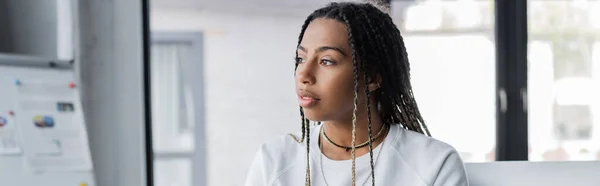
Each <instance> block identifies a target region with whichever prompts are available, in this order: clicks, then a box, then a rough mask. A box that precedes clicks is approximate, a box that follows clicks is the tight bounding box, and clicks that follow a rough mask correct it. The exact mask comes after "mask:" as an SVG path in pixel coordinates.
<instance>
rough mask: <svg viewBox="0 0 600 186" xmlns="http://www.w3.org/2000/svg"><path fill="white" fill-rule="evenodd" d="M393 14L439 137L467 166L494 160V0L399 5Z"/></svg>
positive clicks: (418, 92)
mask: <svg viewBox="0 0 600 186" xmlns="http://www.w3.org/2000/svg"><path fill="white" fill-rule="evenodd" d="M392 12H393V13H392V15H393V16H394V19H395V21H396V22H397V25H398V26H399V27H400V30H401V31H402V34H403V36H404V39H405V43H406V47H407V51H408V56H409V59H410V63H411V75H412V84H413V88H414V94H415V97H416V99H417V102H418V104H419V107H420V109H421V114H422V115H423V117H424V118H425V120H426V121H425V122H426V123H427V125H428V127H429V129H430V131H431V133H432V135H433V137H435V138H437V139H440V140H442V141H444V142H447V143H449V144H450V145H452V146H454V147H455V148H456V149H457V150H458V151H459V152H460V154H461V156H462V158H463V160H464V161H466V162H485V161H493V160H494V150H493V149H494V145H495V139H496V138H495V127H496V126H495V123H496V116H495V114H496V111H495V104H496V103H495V102H496V101H495V97H494V95H495V45H494V40H493V38H494V32H493V15H494V12H493V1H491V0H489V1H454V2H442V1H421V2H407V1H399V2H398V1H394V2H393V3H392ZM469 131H472V132H469Z"/></svg>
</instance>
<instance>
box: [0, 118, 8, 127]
mask: <svg viewBox="0 0 600 186" xmlns="http://www.w3.org/2000/svg"><path fill="white" fill-rule="evenodd" d="M6 125H8V120H6V118H4V117H2V116H0V127H4V126H6Z"/></svg>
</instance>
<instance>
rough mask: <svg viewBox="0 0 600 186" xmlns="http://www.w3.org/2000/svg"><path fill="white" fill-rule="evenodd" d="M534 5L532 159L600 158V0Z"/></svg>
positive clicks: (531, 27)
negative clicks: (599, 0)
mask: <svg viewBox="0 0 600 186" xmlns="http://www.w3.org/2000/svg"><path fill="white" fill-rule="evenodd" d="M528 8H529V15H528V21H529V79H528V81H529V83H528V85H529V105H530V106H529V121H528V123H529V141H530V146H531V152H530V154H529V159H530V160H532V161H579V160H600V99H599V98H598V95H600V94H599V93H600V34H598V33H600V15H599V13H598V12H600V2H597V1H579V0H560V1H543V0H529V7H528Z"/></svg>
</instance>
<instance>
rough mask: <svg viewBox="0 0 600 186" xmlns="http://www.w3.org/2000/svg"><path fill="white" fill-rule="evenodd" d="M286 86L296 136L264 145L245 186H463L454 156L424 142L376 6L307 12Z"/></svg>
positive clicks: (399, 49) (395, 39)
mask: <svg viewBox="0 0 600 186" xmlns="http://www.w3.org/2000/svg"><path fill="white" fill-rule="evenodd" d="M295 77H296V89H297V93H298V99H299V104H300V115H301V117H302V134H301V137H295V135H291V136H290V135H285V136H281V137H279V138H276V139H273V140H271V141H269V142H267V143H265V144H263V145H262V146H261V148H260V150H259V151H258V153H257V155H256V157H255V160H254V162H253V163H252V166H251V168H250V172H249V174H248V177H247V180H246V185H247V186H266V185H269V186H271V185H281V186H283V185H285V186H295V185H313V186H317V185H331V186H340V185H353V186H354V185H367V184H369V183H370V184H371V185H375V183H377V185H394V186H396V185H403V186H404V185H407V186H408V185H410V186H417V185H419V186H420V185H423V186H424V185H428V186H429V185H435V186H438V185H439V186H465V185H468V181H467V176H466V174H465V169H464V165H463V162H462V160H461V159H460V157H459V155H458V153H457V152H456V150H455V149H454V148H453V147H451V146H450V145H448V144H446V143H443V142H440V141H438V140H436V139H433V138H431V137H429V136H430V134H429V131H428V130H427V127H426V126H425V123H424V121H423V118H422V117H421V115H420V113H419V109H418V108H417V104H416V102H415V99H414V97H413V93H412V90H411V89H412V88H411V84H410V75H409V63H408V58H407V54H406V48H405V47H404V41H403V39H402V36H400V31H399V30H398V29H397V28H396V26H395V25H394V23H393V22H392V19H391V18H390V17H389V16H388V15H387V14H385V13H383V12H381V11H380V10H379V9H377V8H376V7H374V6H372V5H370V4H356V3H332V4H330V5H328V6H327V7H324V8H321V9H318V10H316V11H315V12H313V13H312V14H311V15H310V16H309V17H308V19H307V20H306V21H305V22H304V25H303V26H302V31H301V33H300V38H299V41H298V48H297V51H296V68H295ZM311 121H319V122H312V124H311ZM314 124H316V125H314Z"/></svg>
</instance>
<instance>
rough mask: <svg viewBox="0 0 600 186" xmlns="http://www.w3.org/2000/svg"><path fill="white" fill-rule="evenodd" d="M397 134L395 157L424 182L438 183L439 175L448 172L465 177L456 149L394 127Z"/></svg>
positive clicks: (461, 177)
mask: <svg viewBox="0 0 600 186" xmlns="http://www.w3.org/2000/svg"><path fill="white" fill-rule="evenodd" d="M395 128H396V130H397V135H396V137H395V141H394V143H392V145H393V146H394V148H395V150H396V153H397V154H398V156H397V157H399V158H400V159H401V162H402V164H404V165H406V166H408V167H410V168H411V169H412V171H414V172H415V173H416V174H418V175H419V176H420V177H421V179H423V181H424V182H425V183H428V184H432V183H434V182H436V180H437V182H438V183H439V182H440V181H439V178H440V177H441V175H444V174H450V175H454V176H453V177H456V178H458V179H459V180H460V181H464V178H466V175H465V170H464V164H463V161H462V159H461V158H460V155H459V154H458V151H457V150H456V149H455V148H454V147H453V146H451V145H450V144H448V143H446V142H443V141H440V140H438V139H435V138H433V137H429V136H426V135H423V134H421V133H418V132H414V131H410V130H407V129H404V128H402V127H395Z"/></svg>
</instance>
